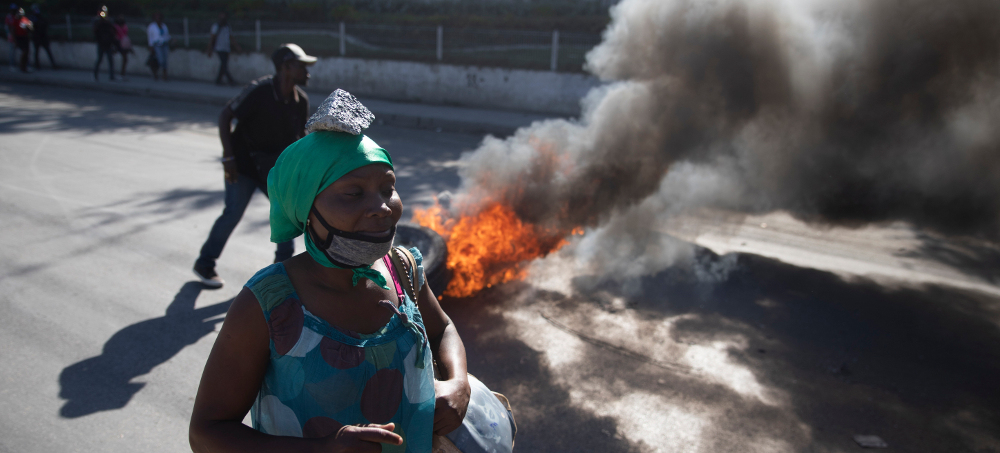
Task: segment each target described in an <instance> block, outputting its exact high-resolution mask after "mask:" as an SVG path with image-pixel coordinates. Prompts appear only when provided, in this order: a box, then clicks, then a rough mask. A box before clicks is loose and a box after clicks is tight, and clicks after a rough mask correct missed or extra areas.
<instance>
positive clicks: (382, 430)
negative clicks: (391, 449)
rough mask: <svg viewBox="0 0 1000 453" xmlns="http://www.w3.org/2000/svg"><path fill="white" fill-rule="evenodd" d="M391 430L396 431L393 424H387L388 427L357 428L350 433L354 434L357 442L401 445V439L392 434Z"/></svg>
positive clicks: (372, 425)
mask: <svg viewBox="0 0 1000 453" xmlns="http://www.w3.org/2000/svg"><path fill="white" fill-rule="evenodd" d="M393 429H396V424H395V423H389V424H388V425H376V424H371V425H367V426H363V427H357V428H355V429H354V430H352V431H353V432H354V433H356V435H357V438H358V439H359V440H363V441H366V442H376V443H380V444H393V445H401V444H402V443H403V438H402V437H400V436H399V434H396V433H394V432H392V430H393Z"/></svg>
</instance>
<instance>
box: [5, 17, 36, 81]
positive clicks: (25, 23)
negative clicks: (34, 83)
mask: <svg viewBox="0 0 1000 453" xmlns="http://www.w3.org/2000/svg"><path fill="white" fill-rule="evenodd" d="M7 27H8V29H10V30H11V34H12V35H14V44H15V45H16V46H17V48H18V49H20V50H21V60H20V63H19V66H20V68H21V72H28V47H30V46H31V30H32V28H34V27H33V26H32V24H31V20H29V19H28V18H27V17H25V16H24V10H23V9H18V10H17V13H16V15H15V16H14V17H13V21H12V22H11V23H9V24H8V25H7Z"/></svg>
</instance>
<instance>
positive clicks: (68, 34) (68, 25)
mask: <svg viewBox="0 0 1000 453" xmlns="http://www.w3.org/2000/svg"><path fill="white" fill-rule="evenodd" d="M66 40H67V41H72V40H73V23H72V22H71V21H70V20H69V14H67V15H66Z"/></svg>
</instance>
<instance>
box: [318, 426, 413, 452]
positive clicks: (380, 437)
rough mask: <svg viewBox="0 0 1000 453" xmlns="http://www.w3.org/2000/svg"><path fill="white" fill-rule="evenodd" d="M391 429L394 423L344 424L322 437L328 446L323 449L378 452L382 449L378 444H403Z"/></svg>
mask: <svg viewBox="0 0 1000 453" xmlns="http://www.w3.org/2000/svg"><path fill="white" fill-rule="evenodd" d="M393 429H396V424H395V423H389V424H387V425H376V424H370V425H362V426H357V425H350V426H345V427H343V428H340V429H339V430H338V431H337V432H336V433H334V434H331V435H330V436H328V437H326V438H325V439H324V440H326V441H327V443H326V445H328V446H329V449H328V450H325V451H330V452H335V453H341V452H343V453H348V452H352V453H353V452H358V453H367V452H373V453H379V452H381V451H382V445H380V444H393V445H402V444H403V438H402V437H400V436H399V434H396V433H394V432H392V430H393Z"/></svg>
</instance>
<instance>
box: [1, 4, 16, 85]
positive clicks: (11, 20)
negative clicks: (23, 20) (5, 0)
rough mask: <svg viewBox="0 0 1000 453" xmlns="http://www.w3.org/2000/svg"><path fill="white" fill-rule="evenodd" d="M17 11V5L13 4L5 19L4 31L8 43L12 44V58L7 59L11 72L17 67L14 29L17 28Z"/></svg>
mask: <svg viewBox="0 0 1000 453" xmlns="http://www.w3.org/2000/svg"><path fill="white" fill-rule="evenodd" d="M17 10H18V7H17V3H11V4H10V9H9V11H7V15H6V16H4V19H3V31H4V33H5V34H6V35H7V43H8V44H10V57H9V58H8V59H7V63H8V64H9V66H10V70H11V71H13V70H14V68H15V67H17V42H16V41H15V40H14V27H16V26H17Z"/></svg>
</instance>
